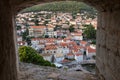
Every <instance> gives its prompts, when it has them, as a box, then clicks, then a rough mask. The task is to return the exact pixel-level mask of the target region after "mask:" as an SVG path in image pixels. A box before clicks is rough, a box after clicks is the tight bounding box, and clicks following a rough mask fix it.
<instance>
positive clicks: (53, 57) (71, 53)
mask: <svg viewBox="0 0 120 80" xmlns="http://www.w3.org/2000/svg"><path fill="white" fill-rule="evenodd" d="M16 25H17V27H16V29H17V45H18V49H19V51H18V52H19V59H20V66H22V67H25V68H29V66H31V65H33V64H35V65H40V66H50V67H49V68H50V69H51V70H53V71H54V70H55V69H57V68H58V71H62V72H64V71H65V72H66V74H67V72H68V73H72V74H71V75H72V76H73V77H72V78H73V79H72V78H71V77H70V76H69V78H70V79H69V78H66V79H65V80H80V79H77V78H76V77H75V76H76V75H77V73H75V72H86V73H92V74H95V57H96V30H97V11H96V10H95V9H94V8H92V7H90V6H88V5H86V4H84V3H82V2H76V1H61V2H52V3H46V4H40V5H36V6H32V7H29V8H26V9H24V10H23V11H21V12H20V13H18V15H17V16H16ZM23 62H24V63H23ZM27 63H29V64H27ZM31 63H32V64H31ZM23 65H27V66H23ZM28 65H29V66H28ZM35 65H33V67H32V68H35V67H36V66H35ZM52 67H53V68H55V69H53V68H52ZM32 68H31V69H32ZM37 68H38V67H37ZM47 68H48V67H47ZM47 68H45V70H46V71H48V72H50V71H49V70H48V69H47ZM21 70H22V69H21ZM23 71H24V70H23ZM55 71H56V70H55ZM62 72H61V73H62ZM29 73H30V72H29ZM31 73H33V72H31ZM43 73H44V70H43ZM79 74H80V73H79ZM79 74H78V76H79ZM29 75H30V74H29ZM39 75H42V74H40V73H39ZM45 75H48V73H45V74H44V75H43V76H45ZM51 75H52V77H53V75H54V76H55V75H56V76H58V75H60V73H59V74H57V73H56V72H54V73H53V72H52V73H51ZM51 75H48V76H49V77H51ZM74 75H75V76H74ZM36 77H37V76H36ZM64 77H65V76H64ZM62 78H63V77H62ZM39 79H40V78H39ZM39 79H38V80H39ZM28 80H29V76H28ZM35 80H37V79H36V78H35ZM41 80H42V78H41ZM43 80H47V79H46V78H45V79H43ZM50 80H51V79H50Z"/></svg>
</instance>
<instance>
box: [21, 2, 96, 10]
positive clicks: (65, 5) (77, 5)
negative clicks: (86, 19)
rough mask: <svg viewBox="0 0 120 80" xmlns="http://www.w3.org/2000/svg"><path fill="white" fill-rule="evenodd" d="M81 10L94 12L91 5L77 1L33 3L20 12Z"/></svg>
mask: <svg viewBox="0 0 120 80" xmlns="http://www.w3.org/2000/svg"><path fill="white" fill-rule="evenodd" d="M82 10H86V11H90V12H95V11H96V10H95V9H94V8H93V7H90V6H88V5H86V4H84V3H82V2H77V1H60V2H51V3H45V4H39V5H35V6H32V7H29V8H26V9H24V10H23V11H22V12H31V11H32V12H37V11H53V12H57V11H61V12H80V11H82Z"/></svg>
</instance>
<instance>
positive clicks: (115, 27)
mask: <svg viewBox="0 0 120 80" xmlns="http://www.w3.org/2000/svg"><path fill="white" fill-rule="evenodd" d="M119 13H120V11H116V10H115V11H112V12H111V11H107V12H100V15H99V20H98V22H99V23H98V27H99V29H98V31H97V67H98V70H99V73H97V74H99V75H100V76H102V77H104V78H105V80H119V79H120V74H119V71H120V66H119V65H120V45H119V42H120V36H119V32H120V18H119V17H120V14H119ZM104 78H103V80H104Z"/></svg>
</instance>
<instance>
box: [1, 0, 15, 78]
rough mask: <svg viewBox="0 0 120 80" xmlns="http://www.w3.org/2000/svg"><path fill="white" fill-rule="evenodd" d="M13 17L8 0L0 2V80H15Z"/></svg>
mask: <svg viewBox="0 0 120 80" xmlns="http://www.w3.org/2000/svg"><path fill="white" fill-rule="evenodd" d="M13 20H14V16H13V12H12V8H11V5H10V3H9V0H2V1H1V2H0V80H17V70H16V52H15V39H14V28H15V27H14V24H13V22H14V21H13Z"/></svg>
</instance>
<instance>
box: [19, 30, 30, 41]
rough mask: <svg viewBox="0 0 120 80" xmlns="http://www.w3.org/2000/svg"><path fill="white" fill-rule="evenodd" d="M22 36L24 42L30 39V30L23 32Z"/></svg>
mask: <svg viewBox="0 0 120 80" xmlns="http://www.w3.org/2000/svg"><path fill="white" fill-rule="evenodd" d="M21 35H22V39H23V41H26V40H27V37H28V35H29V30H28V28H27V29H26V31H25V32H23V33H22V34H21Z"/></svg>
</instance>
